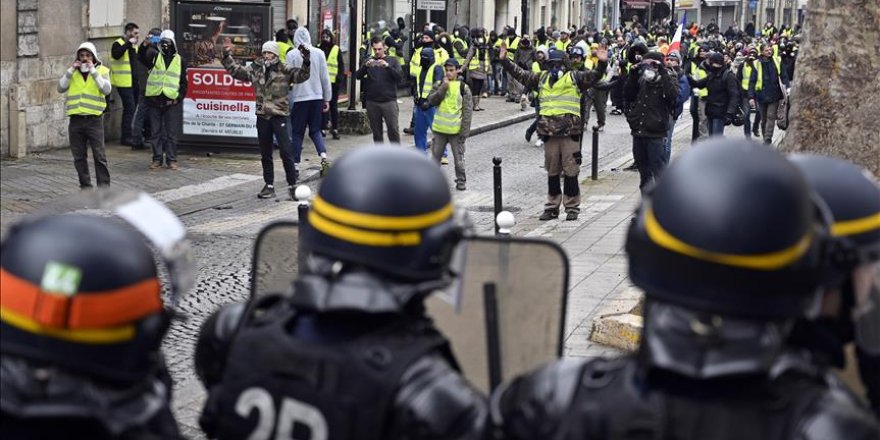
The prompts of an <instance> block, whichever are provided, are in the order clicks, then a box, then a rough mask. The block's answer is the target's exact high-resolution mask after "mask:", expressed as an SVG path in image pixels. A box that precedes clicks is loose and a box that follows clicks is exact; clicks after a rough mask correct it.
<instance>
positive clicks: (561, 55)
mask: <svg viewBox="0 0 880 440" xmlns="http://www.w3.org/2000/svg"><path fill="white" fill-rule="evenodd" d="M547 59H548V60H550V61H562V60H563V59H565V52H563V51H561V50H557V49H550V53H549V56H548V57H547Z"/></svg>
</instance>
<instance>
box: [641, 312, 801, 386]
mask: <svg viewBox="0 0 880 440" xmlns="http://www.w3.org/2000/svg"><path fill="white" fill-rule="evenodd" d="M790 329H791V322H790V321H777V322H761V321H756V320H745V319H738V318H732V317H727V316H722V315H717V314H706V313H699V312H694V311H692V310H690V309H687V308H684V307H679V306H676V305H672V304H669V303H664V302H659V301H656V300H649V301H648V302H647V303H646V304H645V328H644V332H643V341H642V344H641V346H640V353H639V357H640V362H642V363H643V366H644V367H647V368H648V369H660V370H666V371H670V372H673V373H676V374H679V375H682V376H685V377H689V378H693V379H699V380H705V379H720V378H725V377H733V376H742V375H750V374H767V373H768V372H769V371H770V368H771V367H772V365H773V362H774V360H775V359H776V357H777V356H778V355H779V353H780V352H781V351H782V348H783V344H784V342H785V338H786V336H787V334H788V332H789V330H790Z"/></svg>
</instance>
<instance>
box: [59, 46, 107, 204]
mask: <svg viewBox="0 0 880 440" xmlns="http://www.w3.org/2000/svg"><path fill="white" fill-rule="evenodd" d="M111 90H112V86H111V85H110V69H108V68H107V67H105V66H104V65H103V64H101V60H100V59H99V58H98V51H97V50H96V49H95V45H94V44H92V43H89V42H85V43H82V44H80V45H79V48H77V49H76V60H74V62H73V63H71V65H70V68H68V69H67V71H66V72H65V73H64V76H62V77H61V79H60V80H59V81H58V93H65V92H66V93H67V100H66V103H65V105H66V107H67V116H70V124H69V125H68V129H67V132H68V134H69V136H70V151H71V153H73V166H74V168H76V174H77V175H78V176H79V186H80V188H82V189H86V188H91V187H92V182H91V178H90V177H89V163H88V161H87V159H88V147H89V146H91V148H92V159H93V160H94V162H95V177H96V179H97V182H98V186H109V185H110V170H109V169H108V166H107V155H106V154H105V152H104V118H103V116H104V110H106V108H107V98H106V96H107V95H109V94H110V92H111Z"/></svg>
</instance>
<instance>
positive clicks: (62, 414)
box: [0, 195, 191, 439]
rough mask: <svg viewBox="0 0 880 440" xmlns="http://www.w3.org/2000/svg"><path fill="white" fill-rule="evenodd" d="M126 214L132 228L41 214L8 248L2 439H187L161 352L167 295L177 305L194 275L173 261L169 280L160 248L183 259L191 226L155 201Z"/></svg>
mask: <svg viewBox="0 0 880 440" xmlns="http://www.w3.org/2000/svg"><path fill="white" fill-rule="evenodd" d="M89 197H91V196H89ZM101 197H103V196H101ZM91 201H92V200H89V201H86V202H87V203H86V204H82V203H79V204H78V207H82V206H87V205H88V204H89V203H90V202H91ZM79 202H82V200H79ZM120 206H124V207H125V209H123V210H120V212H122V211H125V212H127V213H129V214H132V213H137V214H136V217H132V216H131V215H129V216H128V217H123V218H126V220H129V221H130V222H131V223H130V224H126V223H125V222H123V221H119V219H118V218H114V217H107V216H105V213H102V215H101V216H97V215H91V214H89V213H76V214H52V215H35V216H33V217H29V218H26V219H24V220H22V221H21V222H19V223H18V224H16V225H14V226H13V227H12V228H11V229H10V232H9V234H8V236H7V237H6V239H5V240H4V241H3V244H2V251H0V253H2V271H0V280H2V282H0V286H2V294H0V305H2V309H0V310H2V314H0V341H2V344H0V368H2V374H0V384H2V389H3V393H2V395H0V408H2V418H0V420H2V421H0V438H4V439H19V438H28V439H31V438H89V439H146V438H163V439H174V438H181V437H180V434H179V432H178V428H177V424H176V423H175V420H174V417H173V415H172V413H171V408H170V400H171V380H170V377H169V376H168V373H167V371H166V368H165V365H164V361H163V357H162V355H161V352H160V350H159V346H160V343H161V341H162V338H163V336H164V334H165V332H166V330H167V329H168V325H169V321H170V317H171V316H172V312H173V309H172V308H171V307H172V306H173V302H174V301H173V300H172V302H171V304H170V305H169V304H165V303H164V302H163V299H162V296H161V293H162V284H166V286H165V287H166V288H170V290H171V298H176V297H177V295H178V294H179V293H180V292H182V291H184V290H185V289H186V288H187V287H186V286H187V284H188V282H185V281H184V278H188V277H190V276H191V274H190V275H189V276H187V277H181V276H180V274H182V273H183V272H180V271H179V269H181V268H183V267H184V265H182V264H172V263H171V261H172V260H170V259H168V260H164V264H163V265H164V266H165V268H166V271H165V273H166V274H170V275H169V277H165V278H163V279H165V280H169V281H168V282H166V283H162V282H160V279H159V276H158V271H157V261H156V260H154V253H153V251H154V249H157V248H158V249H159V250H160V254H162V255H163V256H164V255H166V253H165V250H171V248H174V249H175V250H174V252H178V251H181V250H182V249H183V247H180V246H177V245H172V244H171V243H173V242H174V240H176V239H177V238H180V237H183V233H184V232H183V225H182V224H180V222H179V220H177V218H176V217H174V215H173V214H172V213H171V212H170V211H168V210H167V209H166V208H164V207H162V206H161V205H159V204H158V202H155V200H153V199H151V198H149V197H148V196H146V195H142V197H136V198H133V199H131V200H127V201H125V203H124V204H122V205H120ZM93 207H98V206H97V205H93ZM159 217H164V219H161V220H160V219H159ZM158 224H162V225H164V226H163V227H156V225H158ZM131 226H135V228H138V229H135V228H132V227H131ZM138 230H140V231H142V233H139V232H138ZM142 235H143V236H142ZM144 236H146V237H150V238H151V239H156V238H160V237H165V238H169V239H170V240H167V241H166V240H165V238H160V239H159V240H155V241H153V242H152V243H150V245H148V244H147V242H146V240H145V238H144ZM180 243H181V246H182V244H183V242H180ZM169 255H170V254H169ZM180 255H183V254H180ZM163 258H164V257H163ZM189 279H191V278H189Z"/></svg>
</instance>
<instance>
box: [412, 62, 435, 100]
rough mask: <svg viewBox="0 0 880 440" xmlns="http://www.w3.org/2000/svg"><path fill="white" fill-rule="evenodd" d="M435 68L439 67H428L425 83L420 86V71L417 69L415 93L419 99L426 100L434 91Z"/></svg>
mask: <svg viewBox="0 0 880 440" xmlns="http://www.w3.org/2000/svg"><path fill="white" fill-rule="evenodd" d="M437 66H439V64H437V63H434V64H432V65H431V67H428V73H427V74H426V75H425V82H424V84H422V85H421V86H419V79H420V78H419V76H421V69H419V74H418V76H416V91H417V92H418V94H419V98H422V99H428V94H430V93H431V90H433V89H434V68H435V67H437Z"/></svg>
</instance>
